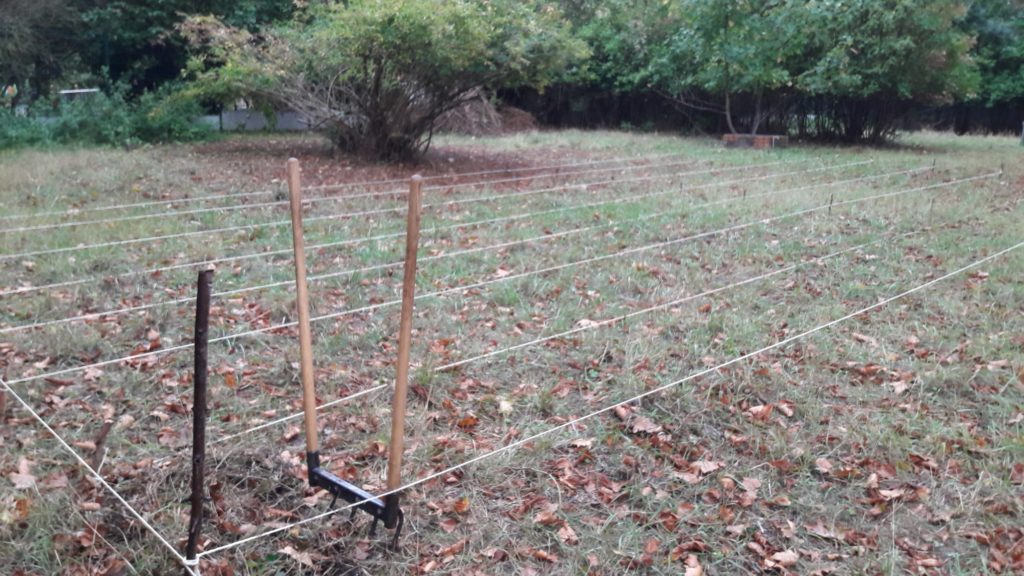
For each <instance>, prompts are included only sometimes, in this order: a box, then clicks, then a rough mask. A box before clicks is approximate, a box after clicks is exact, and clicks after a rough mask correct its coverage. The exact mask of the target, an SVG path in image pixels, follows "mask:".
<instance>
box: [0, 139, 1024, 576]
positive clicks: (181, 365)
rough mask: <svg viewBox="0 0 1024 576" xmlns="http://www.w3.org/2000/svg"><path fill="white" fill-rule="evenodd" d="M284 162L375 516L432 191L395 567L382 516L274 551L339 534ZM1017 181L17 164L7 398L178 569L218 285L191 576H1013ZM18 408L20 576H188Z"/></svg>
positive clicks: (1017, 482)
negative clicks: (300, 182) (310, 414)
mask: <svg viewBox="0 0 1024 576" xmlns="http://www.w3.org/2000/svg"><path fill="white" fill-rule="evenodd" d="M289 156H296V157H298V158H299V159H300V160H301V162H302V165H303V178H304V185H305V186H306V195H307V198H310V199H311V200H312V202H311V203H310V204H309V206H308V208H307V211H306V214H305V219H306V244H307V247H308V248H309V249H310V250H309V253H308V259H309V267H310V272H309V273H310V292H311V300H312V308H313V310H312V313H313V316H314V317H315V321H314V325H313V328H314V346H315V362H316V368H317V392H318V399H319V401H320V403H321V404H324V403H328V402H330V403H331V405H329V406H325V407H323V408H322V410H321V412H320V422H319V424H320V428H321V442H322V444H323V446H322V448H321V453H322V457H323V458H324V461H325V462H326V466H327V467H328V468H329V469H331V470H332V471H333V472H335V473H336V474H337V475H339V476H341V477H343V478H346V479H347V480H349V481H351V482H353V483H357V484H359V485H362V486H364V487H365V488H366V489H367V490H369V491H371V492H378V493H379V492H381V491H383V486H384V477H385V469H386V466H387V460H386V446H387V443H388V435H389V422H390V394H389V386H390V384H391V381H392V379H393V376H394V364H393V363H394V357H395V354H396V342H397V326H398V306H397V302H398V300H399V298H400V283H401V267H400V264H399V262H400V260H401V258H402V255H403V252H404V223H405V220H404V218H405V197H404V196H403V195H402V194H401V192H402V191H403V190H404V188H405V184H404V183H403V182H402V181H401V179H404V178H406V177H408V176H410V175H411V174H413V173H416V172H419V173H422V174H423V175H425V176H428V177H430V179H428V180H427V183H426V185H427V189H426V191H425V195H424V203H425V208H424V213H423V233H422V238H421V242H420V270H419V276H418V284H417V306H416V312H415V317H414V333H413V352H412V358H413V374H414V382H413V383H412V384H413V385H412V390H411V392H412V394H411V396H410V403H409V414H408V422H407V431H408V434H407V439H406V446H407V451H406V454H405V466H404V472H403V475H404V479H405V480H406V482H415V483H416V484H415V486H413V487H411V488H410V489H409V490H407V491H406V493H405V494H404V496H403V499H404V500H403V502H404V505H403V507H404V510H405V512H406V516H407V518H406V529H405V533H404V535H403V537H402V546H401V548H400V549H399V550H397V551H392V550H389V549H388V547H387V545H386V544H387V538H388V535H387V534H381V533H378V534H377V535H376V537H372V538H371V537H370V536H368V534H367V527H368V519H367V518H366V517H365V515H357V516H355V520H354V521H350V520H349V516H348V514H347V513H341V514H336V515H332V516H329V517H327V518H322V519H319V520H317V521H313V522H309V523H305V524H302V525H299V526H294V527H291V526H290V525H291V524H293V523H295V522H299V521H302V520H305V519H309V518H312V517H314V516H316V515H318V514H321V513H323V512H326V511H328V510H329V508H328V506H329V503H330V498H329V497H328V496H326V495H325V493H322V492H315V491H312V490H310V489H308V488H307V487H306V484H305V470H304V454H303V453H304V450H305V448H304V444H303V438H302V435H301V433H300V429H301V425H302V421H301V416H299V413H300V398H301V393H300V390H299V385H298V368H297V367H298V349H297V331H296V329H295V327H294V325H293V322H294V318H295V312H294V287H293V285H292V281H293V280H292V274H293V270H292V267H291V266H292V259H291V255H290V251H291V237H290V234H291V229H290V225H289V224H290V223H289V222H288V208H287V202H286V191H285V187H284V168H285V160H286V158H288V157H289ZM1021 158H1022V149H1021V147H1020V145H1019V143H1018V141H1017V140H1016V139H1014V138H983V137H961V138H957V137H953V136H948V135H942V134H933V133H920V134H910V135H906V136H904V137H902V138H900V139H899V141H898V142H897V143H896V144H895V145H893V146H891V147H888V148H882V149H871V148H832V147H822V146H810V145H808V146H802V145H801V146H794V147H792V148H789V149H784V150H778V151H772V152H759V151H752V150H726V149H723V148H721V147H720V145H719V144H718V143H717V142H714V141H711V140H707V139H693V138H679V137H674V136H665V135H643V134H632V133H620V132H578V131H561V132H555V131H553V132H541V133H524V134H516V135H508V136H503V137H493V138H482V139H481V138H466V137H452V136H447V137H442V138H439V139H438V141H437V142H436V145H435V147H434V148H433V150H432V151H431V152H430V153H429V155H428V156H427V157H426V158H425V159H423V160H422V161H421V162H420V163H419V164H409V165H401V166H383V165H375V164H369V163H365V162H361V161H357V160H353V159H351V158H346V157H342V156H336V155H334V154H332V153H331V151H330V150H329V149H328V148H327V147H326V145H325V144H323V143H322V142H321V141H319V140H318V139H315V138H312V137H303V136H280V135H273V136H266V135H261V136H239V137H232V138H228V139H226V140H223V141H218V142H213V143H206V144H200V145H190V146H165V147H153V148H141V149H137V150H133V151H121V150H113V149H87V150H65V149H59V150H42V151H35V150H26V151H18V152H8V153H4V154H2V155H0V173H3V174H4V178H3V179H0V202H2V205H3V207H4V211H3V214H2V215H0V218H2V219H0V237H2V242H3V249H2V250H0V376H2V377H3V378H4V380H5V381H6V382H8V383H9V385H10V387H11V388H12V389H13V390H14V391H15V392H17V393H18V395H20V396H21V397H22V398H23V399H24V400H26V401H27V402H28V403H29V404H30V405H31V406H32V407H33V409H34V410H36V411H37V412H38V413H39V414H40V415H41V416H42V417H43V418H44V419H45V420H46V421H47V423H48V424H49V425H50V426H51V427H52V428H53V429H54V430H55V431H56V432H57V433H58V434H60V436H61V437H62V438H63V439H64V440H65V441H66V442H67V443H68V445H69V447H70V448H71V449H73V450H74V451H75V452H76V453H77V454H78V455H79V456H80V457H81V458H82V459H83V460H84V461H86V462H88V463H89V465H90V466H91V467H92V468H94V469H96V470H98V472H99V474H100V475H101V476H102V477H103V478H104V480H105V481H106V482H107V483H109V484H110V485H111V486H112V487H113V488H114V489H116V491H117V492H118V494H120V495H121V496H122V497H123V498H124V499H125V500H126V501H127V503H128V504H129V505H130V506H131V507H132V508H134V509H136V510H138V511H139V513H141V514H142V515H143V516H144V517H145V519H146V520H147V522H148V523H149V524H151V525H152V527H153V528H154V529H155V530H156V531H157V532H159V533H160V534H161V535H162V536H163V537H164V538H165V539H166V540H167V541H168V543H169V544H170V545H171V546H173V547H175V548H177V549H179V550H181V549H182V548H183V544H184V538H185V535H186V530H187V523H188V483H189V470H190V454H189V446H190V442H191V435H190V430H191V402H192V400H191V398H192V396H191V393H192V392H191V363H192V356H191V350H190V349H189V346H188V345H189V343H190V341H191V337H192V325H193V314H194V311H193V305H192V299H193V298H194V291H195V287H194V285H195V275H196V270H197V266H198V265H199V264H200V263H203V262H207V261H213V262H214V265H215V266H216V270H217V272H216V277H215V280H214V291H215V292H216V293H217V295H216V297H215V299H214V303H213V311H212V323H213V327H212V335H211V336H212V338H213V342H212V343H211V348H210V354H211V356H210V362H211V390H210V401H209V406H210V410H211V413H210V421H209V430H208V432H207V437H208V439H209V440H210V450H209V454H208V456H207V470H208V474H209V482H210V486H209V488H210V501H209V506H208V518H209V521H208V523H207V525H206V527H205V531H204V535H205V536H206V540H205V542H204V548H205V550H207V551H210V550H217V551H216V552H211V553H210V554H209V556H207V557H205V558H204V561H203V564H202V567H203V571H202V573H203V574H223V575H227V574H331V575H357V574H373V575H376V574H427V573H429V574H460V575H476V574H524V575H527V574H608V575H611V574H683V573H685V574H687V575H691V576H693V575H698V574H723V575H728V574H757V573H792V574H905V573H910V574H963V575H976V574H1000V573H1002V574H1005V573H1012V572H1014V571H1017V570H1024V522H1022V519H1024V248H1022V249H1014V250H1012V251H1009V252H1007V253H1005V254H1000V252H1001V251H1003V250H1006V249H1008V248H1011V247H1016V246H1018V245H1019V243H1020V242H1022V241H1024V234H1022V227H1021V222H1024V205H1022V200H1024V164H1022V163H1021ZM554 166H558V168H554ZM1000 170H1003V171H1002V172H1000ZM467 173H471V174H467ZM393 179H398V181H390V182H388V180H393ZM353 183H360V184H356V185H353ZM983 259H987V260H984V261H983V262H982V263H981V264H978V265H975V263H976V262H978V261H979V260H983ZM957 271H959V273H956V274H952V273H953V272H957ZM918 288H920V289H918ZM894 297H897V298H894ZM890 299H891V301H890ZM836 320H841V321H840V322H834V321H836ZM350 395H356V396H355V397H353V398H350V399H347V398H346V397H348V396H350ZM4 398H5V402H4V404H3V405H2V407H0V421H2V422H3V426H2V427H0V446H2V448H3V449H2V450H0V559H3V566H4V568H3V571H4V573H9V574H17V575H29V574H32V575H36V574H39V575H48V574H74V575H77V574H103V575H107V576H113V575H118V574H156V573H179V572H180V571H181V568H180V567H179V566H178V565H177V564H176V562H175V560H174V558H173V557H172V554H171V553H170V552H169V551H168V550H167V549H166V548H165V547H164V546H163V545H162V544H161V543H160V541H159V540H158V539H157V538H156V537H154V536H153V535H152V534H151V533H150V531H149V530H147V529H146V528H144V527H143V526H141V524H140V522H139V521H138V520H137V519H136V518H134V517H133V516H132V515H131V514H130V513H129V512H128V511H127V509H126V507H125V506H124V505H122V503H120V502H118V501H117V500H116V499H115V498H114V496H113V495H112V494H111V493H110V492H109V491H107V490H105V489H104V487H103V486H101V485H100V483H99V482H98V481H97V480H95V479H94V478H93V477H92V476H91V475H90V474H89V473H88V472H86V471H85V469H84V468H82V467H81V466H79V465H78V463H77V462H76V461H75V460H73V459H72V457H71V456H70V454H68V452H67V451H66V450H64V448H62V446H61V445H60V444H58V442H57V441H56V440H55V439H54V438H53V437H52V436H51V435H50V434H49V433H48V432H47V431H46V430H44V429H43V428H42V427H41V426H40V425H39V424H38V422H37V421H36V420H35V419H34V418H33V417H32V415H31V414H29V413H28V412H27V411H25V410H24V409H23V408H22V406H21V405H20V404H19V403H18V402H16V401H15V400H14V399H13V398H12V397H11V396H10V395H9V394H5V395H4ZM634 399H635V400H634ZM470 460H472V461H473V462H472V463H469V464H466V465H462V464H464V463H467V462H469V461H470ZM282 527H287V528H286V529H284V530H281V531H279V532H277V533H274V534H272V535H269V536H266V537H263V538H258V539H254V540H252V541H249V542H245V543H241V544H239V545H237V546H232V544H233V543H235V542H239V541H241V540H243V539H245V538H248V537H253V536H257V535H260V534H263V533H266V532H268V531H273V530H275V529H278V528H282ZM221 547H225V548H224V549H223V550H220V548H221Z"/></svg>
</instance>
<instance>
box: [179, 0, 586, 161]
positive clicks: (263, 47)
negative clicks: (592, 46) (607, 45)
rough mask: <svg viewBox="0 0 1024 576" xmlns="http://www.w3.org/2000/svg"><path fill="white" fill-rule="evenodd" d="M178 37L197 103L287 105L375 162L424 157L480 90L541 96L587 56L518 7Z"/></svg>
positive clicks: (368, 0)
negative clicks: (439, 126)
mask: <svg viewBox="0 0 1024 576" xmlns="http://www.w3.org/2000/svg"><path fill="white" fill-rule="evenodd" d="M183 29H184V31H185V33H186V35H187V36H188V37H189V38H190V39H191V41H192V44H193V45H194V46H195V47H196V48H197V54H198V57H197V59H196V60H195V61H193V63H192V70H193V71H195V73H196V81H197V83H198V85H199V86H200V87H201V88H202V89H203V91H204V93H205V94H207V95H210V96H213V97H217V98H220V99H222V100H230V99H233V98H237V97H239V96H245V97H249V98H253V99H255V100H258V101H263V102H266V103H270V104H275V105H282V106H287V107H289V108H291V109H294V110H297V111H299V112H300V113H301V114H302V115H303V116H305V118H306V119H307V120H308V121H309V122H310V123H311V124H313V125H314V126H317V127H319V128H320V129H322V130H323V131H324V132H325V133H326V134H327V135H328V137H330V138H331V140H332V141H333V142H334V143H335V144H336V145H337V146H338V147H340V148H341V149H344V150H348V151H353V152H359V153H362V154H364V155H367V156H371V157H376V158H398V157H404V156H408V155H410V154H413V153H416V152H419V151H421V150H423V149H425V148H426V147H427V146H428V145H429V143H430V138H431V134H432V130H433V126H434V122H435V120H436V119H437V118H438V117H439V116H440V115H441V114H443V113H444V112H446V111H447V110H450V109H452V108H453V107H455V106H458V105H459V104H461V103H462V102H463V100H464V99H465V98H466V97H467V96H469V95H471V94H473V93H474V91H475V90H477V89H478V88H479V87H481V86H485V87H490V88H500V87H504V86H523V85H532V86H538V87H543V86H545V85H547V84H549V83H550V82H552V81H553V80H555V79H556V78H557V77H558V75H559V74H561V73H562V72H563V71H564V70H565V69H566V68H567V67H568V66H569V65H570V64H572V63H573V62H574V61H575V60H577V59H578V58H580V57H582V56H584V55H585V53H586V52H585V47H584V46H583V44H582V43H581V42H579V41H578V40H576V39H575V38H573V37H572V35H571V34H570V33H569V28H568V27H567V26H566V25H565V22H564V20H563V19H562V18H561V15H560V13H559V12H558V11H557V10H555V9H554V8H553V7H551V6H547V5H542V4H533V3H531V2H522V1H518V0H499V1H490V2H476V1H469V0H452V1H448V2H441V3H436V2H411V1H406V0H352V1H350V2H348V3H346V4H330V5H325V6H320V7H316V8H314V9H312V10H310V11H309V12H308V13H307V14H306V17H305V18H302V19H297V20H294V21H292V22H290V23H288V24H286V25H283V26H279V27H275V28H273V29H270V30H267V31H265V33H264V34H262V35H260V36H259V37H256V36H252V35H249V34H246V33H245V32H243V31H240V30H238V29H235V28H232V27H229V26H227V25H226V24H223V23H221V22H219V21H217V20H214V19H210V18H201V19H193V20H191V21H190V22H189V23H188V24H187V25H186V26H185V27H184V28H183Z"/></svg>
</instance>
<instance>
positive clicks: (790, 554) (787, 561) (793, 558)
mask: <svg viewBox="0 0 1024 576" xmlns="http://www.w3.org/2000/svg"><path fill="white" fill-rule="evenodd" d="M769 560H771V561H772V562H774V563H775V565H777V566H782V567H783V568H789V567H790V566H793V565H795V564H796V563H797V562H798V561H799V560H800V555H799V554H797V553H796V552H795V551H793V550H783V551H782V552H776V553H775V554H772V555H771V557H770V558H769Z"/></svg>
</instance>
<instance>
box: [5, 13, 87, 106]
mask: <svg viewBox="0 0 1024 576" xmlns="http://www.w3.org/2000/svg"><path fill="white" fill-rule="evenodd" d="M0 6H2V7H0V86H2V85H7V84H25V83H33V84H37V86H35V87H34V88H35V89H36V90H39V88H40V86H39V85H45V84H47V83H48V82H49V81H50V80H52V79H53V78H56V77H58V76H60V75H61V73H62V72H63V70H64V66H65V65H66V63H67V60H68V59H70V58H71V56H72V54H73V52H74V43H73V42H72V41H71V40H69V38H70V37H71V36H72V33H73V28H74V21H75V17H74V14H73V11H72V10H71V8H70V7H69V6H68V3H67V2H66V1H65V0H4V1H3V3H2V5H0Z"/></svg>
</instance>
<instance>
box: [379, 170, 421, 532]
mask: <svg viewBox="0 0 1024 576" xmlns="http://www.w3.org/2000/svg"><path fill="white" fill-rule="evenodd" d="M422 206H423V178H422V177H421V176H419V175H416V176H413V177H412V180H410V181H409V214H408V221H407V223H406V234H405V275H404V277H403V278H402V317H401V323H400V325H399V328H398V363H397V365H396V367H395V395H394V398H393V399H392V401H391V446H390V449H389V450H388V483H387V489H388V491H391V490H395V489H397V488H398V487H400V486H401V485H402V453H403V452H404V451H405V411H406V410H405V403H406V397H407V396H408V392H409V347H410V345H411V344H412V311H413V303H414V299H415V295H416V253H417V250H418V248H419V243H420V210H421V208H422ZM398 500H399V498H398V494H397V493H396V494H389V495H388V496H387V497H386V500H385V506H386V510H387V516H386V517H385V518H384V526H385V527H387V528H394V527H395V525H396V523H397V521H398V518H397V514H398Z"/></svg>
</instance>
